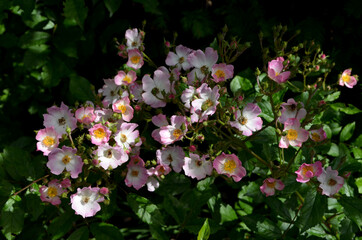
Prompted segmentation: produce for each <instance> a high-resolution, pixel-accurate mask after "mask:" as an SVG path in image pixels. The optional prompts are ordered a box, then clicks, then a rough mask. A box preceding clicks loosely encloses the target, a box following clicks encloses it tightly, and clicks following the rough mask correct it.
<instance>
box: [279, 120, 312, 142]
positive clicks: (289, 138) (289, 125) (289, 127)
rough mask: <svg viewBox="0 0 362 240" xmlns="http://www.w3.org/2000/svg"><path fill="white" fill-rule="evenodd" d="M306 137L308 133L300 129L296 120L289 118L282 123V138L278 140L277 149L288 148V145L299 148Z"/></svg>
mask: <svg viewBox="0 0 362 240" xmlns="http://www.w3.org/2000/svg"><path fill="white" fill-rule="evenodd" d="M308 137H309V133H308V131H307V130H305V129H303V128H301V127H300V122H299V120H298V119H296V118H289V119H288V120H287V121H286V122H285V123H284V130H283V136H282V137H281V139H280V142H279V147H280V148H288V147H289V145H292V146H293V147H301V146H302V143H303V142H305V141H307V140H308Z"/></svg>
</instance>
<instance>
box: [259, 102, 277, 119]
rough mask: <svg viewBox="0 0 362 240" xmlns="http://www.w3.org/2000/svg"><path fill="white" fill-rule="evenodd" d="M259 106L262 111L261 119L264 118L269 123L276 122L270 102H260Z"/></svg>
mask: <svg viewBox="0 0 362 240" xmlns="http://www.w3.org/2000/svg"><path fill="white" fill-rule="evenodd" d="M258 106H259V107H260V109H261V114H259V117H262V118H264V119H265V120H266V121H268V122H271V121H273V120H274V115H273V110H272V106H271V104H270V102H268V101H262V102H258Z"/></svg>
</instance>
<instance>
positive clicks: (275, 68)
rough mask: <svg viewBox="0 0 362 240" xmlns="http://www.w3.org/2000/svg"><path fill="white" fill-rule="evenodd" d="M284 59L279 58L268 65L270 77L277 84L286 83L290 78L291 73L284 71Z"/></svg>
mask: <svg viewBox="0 0 362 240" xmlns="http://www.w3.org/2000/svg"><path fill="white" fill-rule="evenodd" d="M283 61H284V59H283V58H277V59H276V60H272V61H270V62H269V63H268V76H269V78H270V79H272V80H274V81H275V82H277V83H279V84H280V83H284V82H286V81H287V80H288V78H289V77H290V71H284V65H283Z"/></svg>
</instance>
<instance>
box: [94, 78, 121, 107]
mask: <svg viewBox="0 0 362 240" xmlns="http://www.w3.org/2000/svg"><path fill="white" fill-rule="evenodd" d="M104 83H105V84H104V85H103V87H102V88H101V89H99V90H98V93H100V94H102V95H103V96H104V99H103V104H104V106H105V107H107V106H108V105H109V104H113V103H114V102H115V101H117V100H118V99H120V98H123V97H127V96H128V92H127V91H124V90H122V88H121V86H118V85H116V83H115V82H114V79H104Z"/></svg>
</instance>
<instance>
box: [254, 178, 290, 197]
mask: <svg viewBox="0 0 362 240" xmlns="http://www.w3.org/2000/svg"><path fill="white" fill-rule="evenodd" d="M275 189H276V190H279V191H281V190H283V189H284V183H283V182H282V181H281V180H279V179H275V178H267V179H265V180H264V182H263V185H262V186H260V191H261V192H262V193H264V194H265V195H266V196H267V197H269V196H273V195H274V194H275Z"/></svg>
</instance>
